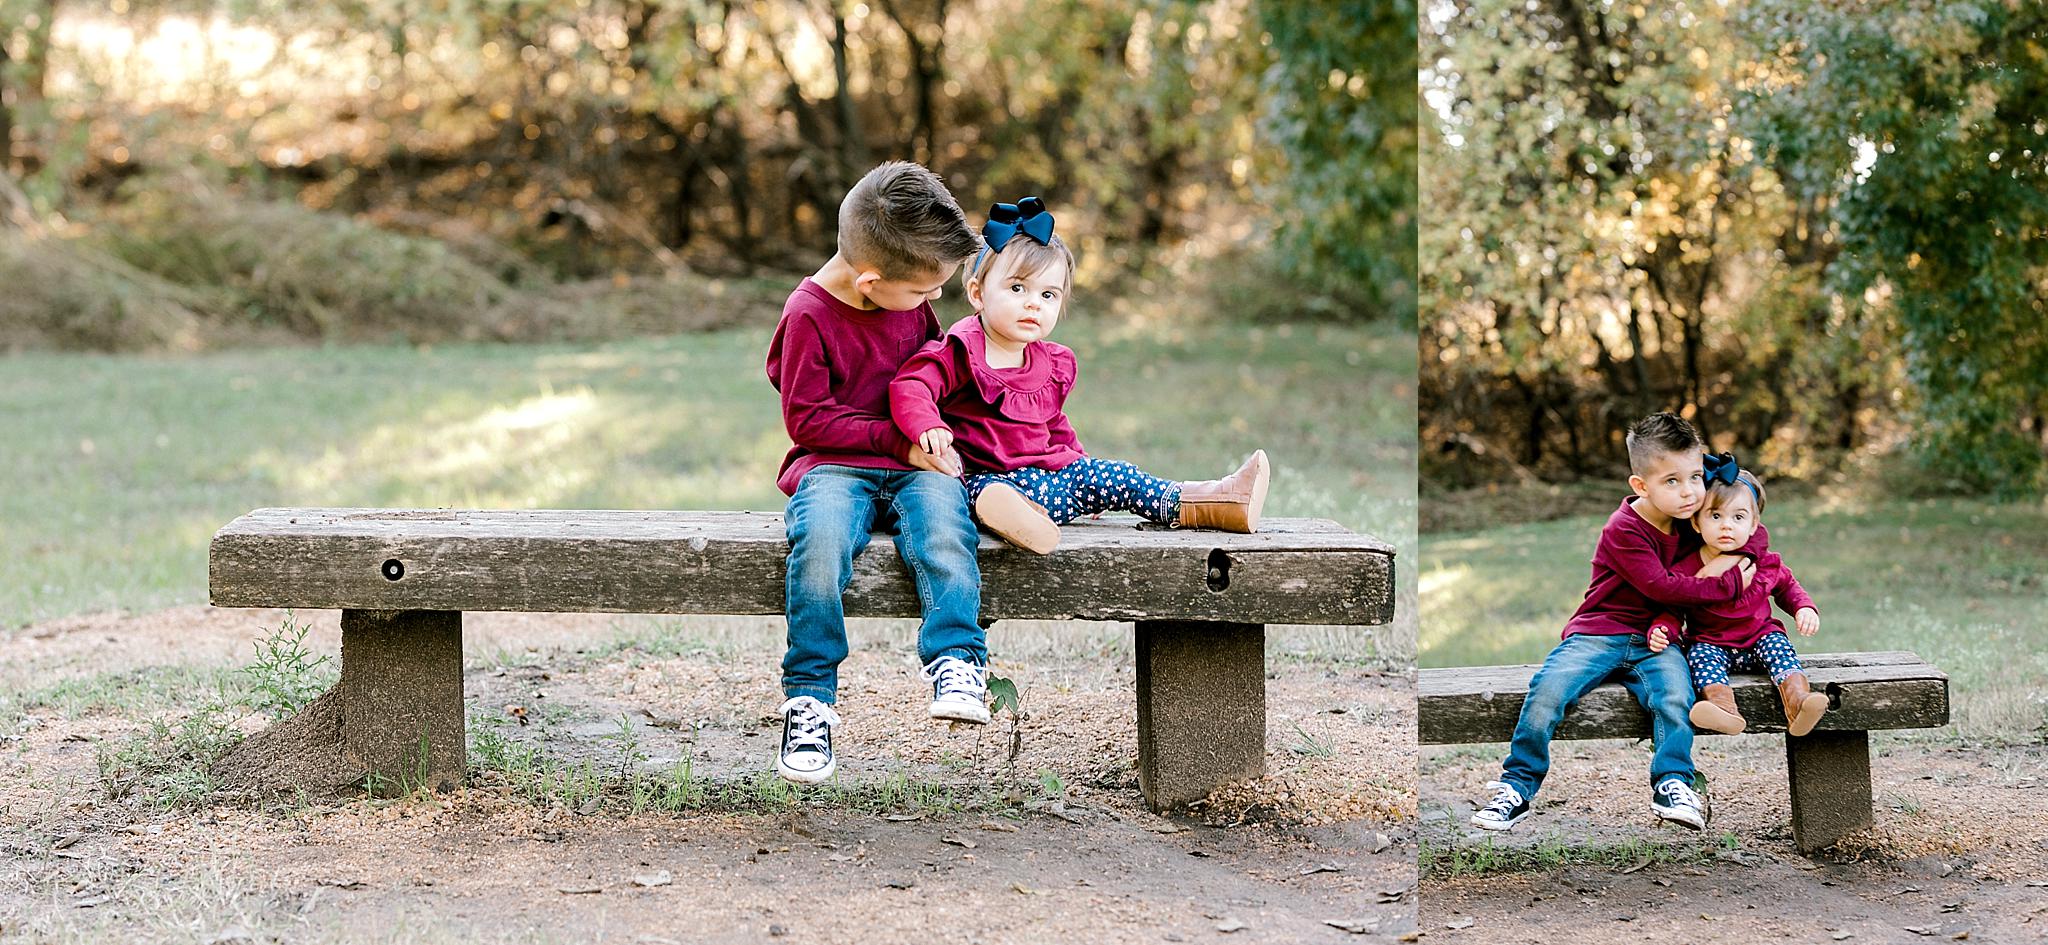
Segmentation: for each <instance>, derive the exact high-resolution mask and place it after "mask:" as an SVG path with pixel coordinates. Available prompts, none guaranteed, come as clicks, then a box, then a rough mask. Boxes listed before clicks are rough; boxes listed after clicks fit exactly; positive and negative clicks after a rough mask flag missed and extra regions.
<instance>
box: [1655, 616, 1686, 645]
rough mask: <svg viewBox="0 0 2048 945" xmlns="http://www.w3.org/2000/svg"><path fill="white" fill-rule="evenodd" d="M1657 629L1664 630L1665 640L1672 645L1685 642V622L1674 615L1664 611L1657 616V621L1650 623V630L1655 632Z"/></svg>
mask: <svg viewBox="0 0 2048 945" xmlns="http://www.w3.org/2000/svg"><path fill="white" fill-rule="evenodd" d="M1658 627H1663V628H1664V637H1665V639H1667V640H1669V641H1670V642H1672V643H1679V642H1683V641H1684V640H1685V620H1684V619H1683V618H1681V617H1679V615H1678V614H1676V613H1672V612H1670V611H1666V612H1664V613H1661V614H1658V615H1657V619H1655V620H1652V621H1650V629H1651V630H1655V629H1657V628H1658Z"/></svg>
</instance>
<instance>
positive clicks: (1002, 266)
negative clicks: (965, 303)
mask: <svg viewBox="0 0 2048 945" xmlns="http://www.w3.org/2000/svg"><path fill="white" fill-rule="evenodd" d="M1054 263H1059V264H1061V265H1063V266H1065V267H1066V268H1065V277H1064V278H1063V279H1061V280H1060V296H1061V297H1063V298H1064V297H1065V296H1068V295H1072V294H1073V292H1074V253H1073V251H1072V250H1069V249H1067V244H1066V241H1065V240H1062V239H1060V238H1059V235H1058V234H1054V235H1053V238H1052V242H1050V243H1043V244H1041V243H1039V242H1038V241H1037V240H1034V239H1032V238H1030V237H1028V236H1024V235H1023V234H1018V235H1016V236H1013V237H1010V241H1009V242H1008V243H1006V244H1004V245H1003V251H1002V252H1000V253H982V254H981V256H980V258H978V259H976V260H974V261H972V262H970V263H968V264H967V271H966V272H964V273H962V274H961V276H960V285H961V287H962V288H966V287H967V286H970V285H973V284H974V283H976V282H979V283H981V286H982V290H983V291H987V290H988V286H989V284H990V283H992V282H995V281H996V280H998V279H1008V278H1013V277H1022V278H1026V279H1029V278H1031V277H1032V276H1036V275H1038V274H1039V273H1041V272H1044V271H1046V270H1047V269H1049V268H1051V267H1052V265H1053V264H1054Z"/></svg>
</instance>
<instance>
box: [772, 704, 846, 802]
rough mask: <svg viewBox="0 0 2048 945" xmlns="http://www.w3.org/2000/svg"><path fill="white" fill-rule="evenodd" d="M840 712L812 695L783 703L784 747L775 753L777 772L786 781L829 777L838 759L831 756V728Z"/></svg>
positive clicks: (802, 781) (813, 780)
mask: <svg viewBox="0 0 2048 945" xmlns="http://www.w3.org/2000/svg"><path fill="white" fill-rule="evenodd" d="M838 724H839V713H837V712H834V711H832V707H831V706H829V705H826V704H825V703H823V702H819V701H818V700H816V699H813V698H811V697H810V696H796V697H794V698H792V699H790V700H789V701H788V702H784V703H783V704H782V750H781V751H779V752H776V754H775V773H776V774H779V775H781V776H782V779H783V780H785V781H794V782H796V783H798V784H817V783H818V782H820V781H825V780H829V779H830V778H831V777H832V772H834V771H836V770H838V767H839V763H838V761H837V760H835V759H834V758H833V757H832V729H833V728H834V727H835V726H837V725H838Z"/></svg>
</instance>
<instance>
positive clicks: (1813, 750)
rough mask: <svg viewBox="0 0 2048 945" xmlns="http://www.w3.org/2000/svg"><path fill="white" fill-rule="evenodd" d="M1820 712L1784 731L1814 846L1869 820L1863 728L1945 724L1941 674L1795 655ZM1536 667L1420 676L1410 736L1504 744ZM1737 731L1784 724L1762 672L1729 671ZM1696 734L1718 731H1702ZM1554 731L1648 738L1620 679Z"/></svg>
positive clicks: (1872, 660)
mask: <svg viewBox="0 0 2048 945" xmlns="http://www.w3.org/2000/svg"><path fill="white" fill-rule="evenodd" d="M1800 661H1801V662H1802V663H1804V664H1805V666H1806V672H1807V678H1808V680H1809V681H1811V682H1812V684H1813V689H1814V691H1815V692H1822V693H1826V694H1827V697H1828V713H1827V715H1825V716H1823V717H1822V718H1821V721H1820V725H1819V726H1818V727H1817V728H1815V729H1814V731H1813V732H1812V733H1811V734H1808V735H1805V736H1802V737H1799V738H1790V737H1788V738H1786V739H1785V761H1786V767H1787V771H1788V775H1789V780H1790V782H1791V794H1792V833H1793V839H1794V841H1795V842H1796V843H1797V844H1798V846H1799V849H1800V850H1801V851H1803V852H1811V851H1813V850H1818V849H1821V848H1822V847H1826V846H1828V845H1830V844H1833V843H1834V842H1835V841H1836V840H1839V839H1841V838H1842V837H1843V836H1844V835H1846V834H1848V833H1850V832H1852V831H1856V830H1861V829H1863V828H1866V827H1869V826H1870V825H1871V822H1872V808H1871V786H1870V734H1869V733H1870V732H1873V731H1878V730H1881V729H1902V728H1934V727H1938V726H1942V725H1947V724H1948V719H1949V702H1948V676H1947V674H1945V673H1943V672H1941V671H1940V670H1938V669H1935V668H1934V667H1932V666H1929V665H1928V664H1927V663H1926V662H1925V661H1923V660H1921V659H1920V657H1919V656H1917V655H1915V654H1912V653H1907V652H1896V651H1894V652H1880V653H1816V654H1811V655H1804V654H1802V655H1801V656H1800ZM1538 668H1539V667H1538V666H1536V665H1535V664H1526V665H1521V666H1461V667H1454V668H1448V669H1425V670H1422V671H1421V673H1420V674H1419V675H1418V678H1417V681H1416V692H1417V698H1418V705H1417V707H1416V710H1417V712H1418V715H1419V718H1418V721H1417V727H1418V738H1419V740H1420V741H1421V743H1422V744H1425V745H1455V744H1467V743H1473V742H1505V741H1508V740H1509V739H1511V738H1513V737H1514V731H1515V721H1516V720H1517V719H1518V718H1519V717H1520V716H1521V712H1522V700H1523V699H1524V698H1526V697H1527V696H1528V694H1529V680H1530V678H1531V677H1533V676H1535V674H1536V670H1537V669H1538ZM1730 684H1731V685H1732V686H1733V687H1734V689H1735V702H1736V707H1737V708H1738V709H1740V710H1741V712H1742V716H1743V718H1745V719H1747V720H1748V722H1749V726H1748V730H1747V731H1746V732H1745V733H1744V734H1769V733H1782V732H1784V731H1785V712H1784V709H1783V708H1782V706H1781V704H1780V703H1779V701H1778V690H1777V687H1775V686H1773V685H1772V684H1771V681H1770V679H1769V678H1767V677H1764V676H1761V675H1756V674H1749V673H1737V674H1735V675H1733V676H1731V677H1730ZM1700 734H1703V735H1705V734H1717V733H1712V732H1706V731H1703V730H1702V731H1701V732H1700ZM1556 737H1557V738H1561V739H1567V738H1648V737H1650V715H1649V713H1648V712H1645V711H1644V710H1643V708H1642V706H1640V705H1638V704H1637V703H1636V700H1635V697H1633V696H1631V695H1629V693H1628V690H1626V689H1623V688H1622V687H1621V685H1620V684H1619V683H1607V684H1604V685H1601V686H1599V687H1598V688H1595V689H1594V690H1593V691H1592V692H1589V693H1587V694H1586V697H1585V698H1583V699H1580V700H1579V702H1578V703H1577V704H1576V705H1574V706H1572V707H1571V708H1570V709H1568V710H1567V711H1566V712H1565V716H1564V721H1563V722H1561V723H1560V724H1559V725H1558V728H1557V735H1556Z"/></svg>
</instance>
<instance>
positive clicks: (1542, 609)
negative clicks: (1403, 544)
mask: <svg viewBox="0 0 2048 945" xmlns="http://www.w3.org/2000/svg"><path fill="white" fill-rule="evenodd" d="M1618 495H1619V492H1617V496H1618ZM1615 501H1618V498H1617V499H1616V500H1615ZM1605 519H1606V514H1605V513H1601V514H1597V515H1577V516H1572V517H1568V518H1562V519H1558V520H1554V521H1545V522H1533V523H1527V524H1514V525H1503V526H1500V527H1495V528H1488V529H1481V530H1465V531H1455V532H1431V533H1430V534H1429V535H1428V536H1427V537H1426V539H1425V540H1424V542H1423V546H1422V556H1421V564H1420V569H1419V570H1420V571H1421V608H1422V627H1423V630H1422V637H1421V659H1420V662H1421V665H1423V666H1428V667H1445V666H1472V665H1484V664H1494V663H1533V662H1540V661H1541V660H1542V658H1543V656H1544V654H1545V653H1547V652H1548V651H1549V650H1550V648H1551V647H1552V646H1554V645H1556V642H1557V637H1558V632H1559V630H1560V628H1562V627H1563V626H1564V623H1565V620H1566V619H1568V618H1569V617H1570V616H1571V613H1572V611H1573V610H1574V609H1575V608H1576V607H1577V606H1578V603H1579V601H1580V599H1581V597H1582V595H1583V593H1584V590H1585V587H1586V580H1587V575H1588V565H1587V562H1588V560H1589V559H1590V558H1591V556H1592V549H1593V543H1594V540H1595V538H1596V537H1597V536H1598V534H1599V530H1600V526H1601V524H1602V523H1603V522H1604V521H1605ZM1765 521H1766V524H1767V525H1769V526H1770V529H1771V537H1772V542H1773V547H1774V550H1776V551H1778V552H1780V553H1781V554H1783V555H1784V556H1785V561H1786V563H1787V564H1788V565H1790V566H1791V567H1792V569H1793V571H1794V572H1795V573H1796V574H1798V576H1799V580H1800V583H1802V584H1804V585H1805V586H1806V589H1807V590H1808V592H1810V593H1811V594H1813V596H1814V598H1815V600H1816V601H1817V602H1818V603H1819V606H1820V611H1821V615H1822V616H1821V621H1822V622H1821V631H1820V633H1819V634H1818V635H1817V636H1814V637H1812V638H1805V637H1795V638H1794V641H1795V643H1796V644H1797V645H1798V647H1799V649H1800V650H1801V652H1813V653H1826V652H1849V651H1857V650H1912V651H1914V652H1917V653H1919V654H1920V656H1921V657H1923V658H1924V659H1926V660H1927V661H1928V662H1930V663H1932V664H1934V665H1935V666H1936V667H1939V668H1940V669H1942V670H1943V671H1945V672H1947V673H1948V674H1949V677H1950V680H1951V683H1950V694H1951V699H1952V707H1953V719H1954V723H1953V726H1952V729H1951V733H1952V734H1955V735H1959V736H1961V737H1963V738H1966V739H1981V740H1987V741H1991V742H2011V741H2021V740H2030V739H2038V738H2040V737H2042V736H2043V735H2044V734H2048V703H2044V701H2043V699H2042V697H2041V693H2043V692H2048V650H2044V649H2042V648H2041V647H2040V645H2039V643H2040V641H2041V640H2042V639H2044V638H2048V616H2044V611H2043V608H2042V601H2043V600H2044V599H2048V594H2044V591H2048V567H2044V564H2048V507H2044V506H2042V505H2039V504H2034V505H2018V504H1999V503H1994V502H1989V501H1979V500H1967V499H1930V500H1884V501H1875V500H1848V499H1831V498H1828V497H1826V496H1810V497H1797V498H1788V499H1785V500H1783V501H1780V502H1774V503H1772V505H1771V508H1770V510H1769V513H1768V515H1767V517H1766V520H1765Z"/></svg>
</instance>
